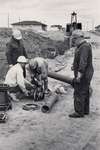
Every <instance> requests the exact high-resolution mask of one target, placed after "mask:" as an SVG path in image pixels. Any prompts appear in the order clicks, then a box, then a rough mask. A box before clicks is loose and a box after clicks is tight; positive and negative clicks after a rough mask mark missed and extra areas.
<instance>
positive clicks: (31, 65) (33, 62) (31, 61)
mask: <svg viewBox="0 0 100 150" xmlns="http://www.w3.org/2000/svg"><path fill="white" fill-rule="evenodd" d="M29 65H30V68H32V69H33V70H34V69H36V68H37V66H38V62H37V61H36V60H34V59H30V61H29Z"/></svg>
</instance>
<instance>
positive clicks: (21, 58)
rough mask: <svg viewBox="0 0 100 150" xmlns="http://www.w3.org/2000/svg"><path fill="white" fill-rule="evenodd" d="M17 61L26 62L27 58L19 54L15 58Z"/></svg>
mask: <svg viewBox="0 0 100 150" xmlns="http://www.w3.org/2000/svg"><path fill="white" fill-rule="evenodd" d="M17 62H18V63H27V59H26V58H25V56H19V57H18V59H17Z"/></svg>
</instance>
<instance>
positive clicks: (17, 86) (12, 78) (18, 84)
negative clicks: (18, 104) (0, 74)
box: [5, 56, 33, 101]
mask: <svg viewBox="0 0 100 150" xmlns="http://www.w3.org/2000/svg"><path fill="white" fill-rule="evenodd" d="M26 63H27V59H26V58H25V57H24V56H19V57H18V59H17V64H16V65H14V66H13V67H11V68H10V69H9V70H8V72H7V75H6V78H5V84H7V85H8V86H9V87H10V89H9V96H10V97H11V98H12V100H14V101H19V99H18V98H17V94H16V93H18V92H19V93H21V94H23V95H24V96H28V93H29V91H28V90H27V87H28V88H30V89H32V88H33V85H32V84H31V83H30V82H29V81H27V80H26V79H25V78H24V75H23V70H24V68H25V65H26Z"/></svg>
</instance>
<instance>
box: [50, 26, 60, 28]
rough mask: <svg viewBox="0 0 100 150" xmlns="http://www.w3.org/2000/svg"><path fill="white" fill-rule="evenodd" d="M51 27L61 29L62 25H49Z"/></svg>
mask: <svg viewBox="0 0 100 150" xmlns="http://www.w3.org/2000/svg"><path fill="white" fill-rule="evenodd" d="M51 27H52V28H55V27H57V28H59V27H62V25H51Z"/></svg>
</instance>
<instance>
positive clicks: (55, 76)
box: [48, 72, 73, 85]
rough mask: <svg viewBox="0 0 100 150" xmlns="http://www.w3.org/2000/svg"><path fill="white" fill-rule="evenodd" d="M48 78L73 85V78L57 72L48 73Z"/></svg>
mask: <svg viewBox="0 0 100 150" xmlns="http://www.w3.org/2000/svg"><path fill="white" fill-rule="evenodd" d="M48 77H50V78H53V79H56V80H59V81H62V82H65V83H68V84H71V85H73V78H70V77H68V76H64V75H61V74H58V73H55V72H48Z"/></svg>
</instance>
